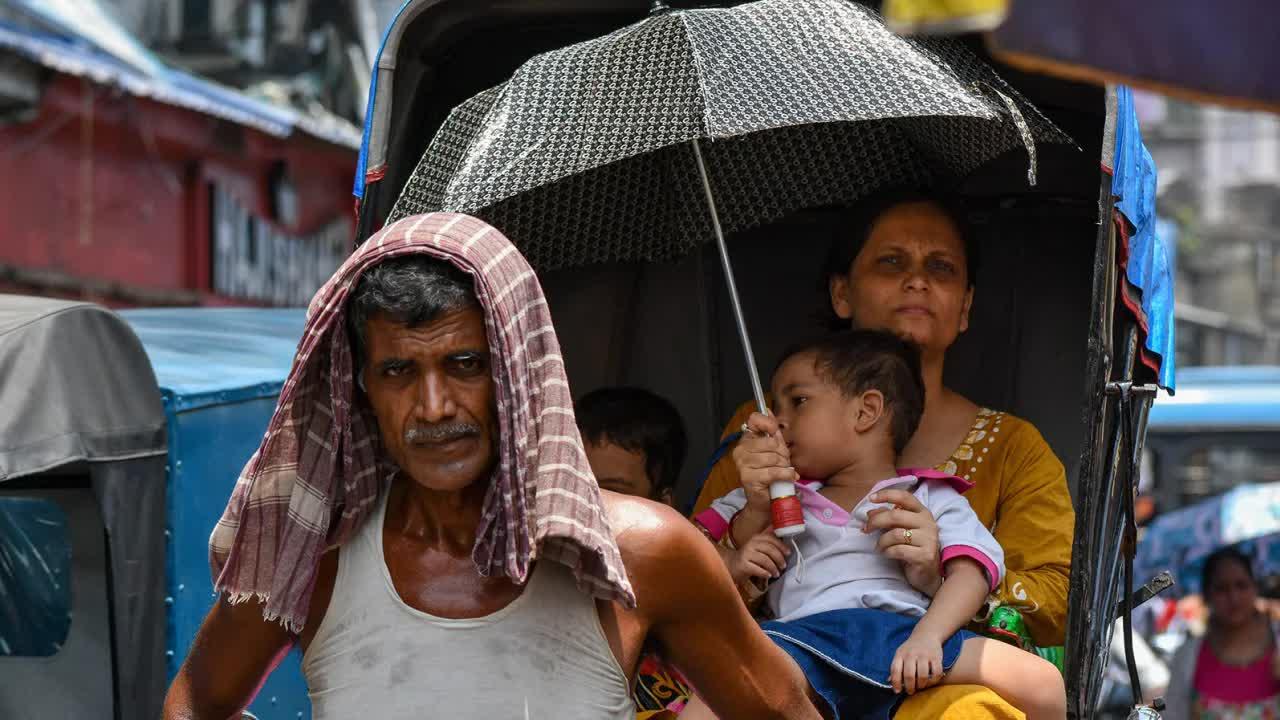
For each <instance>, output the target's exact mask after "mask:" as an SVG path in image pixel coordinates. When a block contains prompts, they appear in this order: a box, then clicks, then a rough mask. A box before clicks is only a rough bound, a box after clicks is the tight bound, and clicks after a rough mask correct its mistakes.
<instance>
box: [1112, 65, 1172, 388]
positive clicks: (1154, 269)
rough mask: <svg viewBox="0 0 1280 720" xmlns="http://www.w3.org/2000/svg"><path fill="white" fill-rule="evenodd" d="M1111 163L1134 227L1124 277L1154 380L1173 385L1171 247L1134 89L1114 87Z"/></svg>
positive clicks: (1122, 203)
mask: <svg viewBox="0 0 1280 720" xmlns="http://www.w3.org/2000/svg"><path fill="white" fill-rule="evenodd" d="M1115 135H1116V147H1115V160H1114V163H1115V167H1114V175H1113V177H1112V183H1111V190H1112V193H1113V194H1114V195H1115V196H1116V198H1117V200H1116V207H1117V208H1118V209H1119V210H1120V212H1121V214H1123V215H1124V217H1125V219H1127V220H1128V221H1129V223H1130V224H1131V225H1132V226H1133V232H1132V233H1131V234H1130V235H1129V253H1128V262H1127V264H1126V266H1125V275H1126V277H1127V278H1128V280H1129V283H1130V284H1131V285H1132V286H1133V287H1135V288H1137V290H1138V291H1139V293H1140V295H1141V298H1140V304H1141V309H1142V315H1143V316H1144V318H1145V324H1146V330H1147V338H1146V348H1147V350H1148V351H1150V353H1151V355H1152V356H1154V357H1155V358H1156V359H1158V361H1159V370H1158V373H1157V378H1158V382H1159V383H1160V385H1161V386H1162V387H1164V388H1167V389H1169V390H1173V389H1174V348H1175V344H1174V340H1175V338H1174V322H1173V281H1174V260H1175V255H1174V248H1173V246H1172V245H1171V244H1170V243H1169V242H1168V241H1169V240H1170V238H1166V237H1162V234H1161V233H1160V232H1159V230H1160V229H1161V227H1160V226H1161V223H1160V222H1159V221H1158V219H1157V218H1156V164H1155V161H1153V160H1152V159H1151V153H1149V152H1147V148H1146V146H1145V145H1143V143H1142V132H1141V130H1139V128H1138V115H1137V112H1136V111H1135V109H1134V105H1133V92H1132V91H1131V90H1130V89H1129V88H1127V87H1120V88H1117V90H1116V133H1115Z"/></svg>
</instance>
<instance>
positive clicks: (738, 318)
mask: <svg viewBox="0 0 1280 720" xmlns="http://www.w3.org/2000/svg"><path fill="white" fill-rule="evenodd" d="M689 142H690V143H691V144H692V145H693V155H694V157H695V158H697V161H698V175H699V176H700V177H701V178H702V189H703V190H705V191H706V193H707V209H708V210H710V211H711V227H712V228H713V229H714V230H715V233H716V247H718V248H719V249H720V262H721V264H723V265H724V281H725V284H726V285H728V286H729V303H730V304H731V305H732V306H733V319H734V322H736V323H737V324H738V338H739V339H740V340H742V352H743V354H744V355H746V358H747V375H748V376H749V377H750V378H751V392H753V393H755V397H756V408H757V409H759V410H760V412H762V413H764V414H765V415H768V414H769V408H768V407H767V406H766V405H765V402H764V387H763V386H761V385H760V373H759V372H757V371H756V355H755V353H754V352H753V351H752V350H751V338H750V336H748V335H747V320H746V318H745V317H744V316H743V314H742V301H741V300H739V299H738V286H737V284H736V283H734V281H733V265H732V264H730V262H729V247H728V245H726V244H725V242H724V230H723V229H721V227H720V214H719V213H717V212H716V197H715V193H713V192H711V179H710V178H708V177H707V165H706V163H705V162H703V160H702V147H701V146H700V145H699V144H698V140H697V138H694V139H693V140H690V141H689Z"/></svg>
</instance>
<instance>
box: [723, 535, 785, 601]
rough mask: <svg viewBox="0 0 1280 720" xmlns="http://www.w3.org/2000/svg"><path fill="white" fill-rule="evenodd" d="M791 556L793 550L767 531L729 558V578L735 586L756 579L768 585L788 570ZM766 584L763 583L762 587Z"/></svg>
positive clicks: (752, 539)
mask: <svg viewBox="0 0 1280 720" xmlns="http://www.w3.org/2000/svg"><path fill="white" fill-rule="evenodd" d="M790 554H791V548H788V547H787V546H786V545H784V544H783V542H782V541H781V540H779V539H778V537H777V536H776V535H774V534H773V532H771V531H769V530H766V531H764V532H762V533H760V534H758V535H756V536H754V537H752V538H751V539H750V540H748V541H747V542H746V544H745V545H743V546H742V547H740V548H738V549H737V550H735V551H733V554H732V556H731V557H729V558H728V567H729V576H730V577H732V578H733V582H734V584H735V585H741V584H742V583H743V582H745V581H747V580H756V579H758V580H763V581H765V583H767V582H768V581H770V580H772V579H774V578H776V577H778V576H780V575H782V573H783V571H785V570H786V569H787V556H788V555H790ZM765 583H761V587H763V586H764V584H765Z"/></svg>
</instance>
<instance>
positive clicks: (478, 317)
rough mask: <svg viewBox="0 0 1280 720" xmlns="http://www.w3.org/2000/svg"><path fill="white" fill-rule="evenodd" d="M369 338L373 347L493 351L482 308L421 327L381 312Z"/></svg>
mask: <svg viewBox="0 0 1280 720" xmlns="http://www.w3.org/2000/svg"><path fill="white" fill-rule="evenodd" d="M368 335H369V341H370V345H373V346H378V345H384V344H387V345H391V344H394V345H399V344H404V343H412V344H425V345H428V346H438V347H440V348H442V349H449V348H457V347H463V346H465V347H467V348H468V349H477V350H487V349H488V348H489V338H488V335H487V333H486V332H485V318H484V311H483V310H482V309H481V308H480V306H479V305H469V306H465V307H461V308H458V309H456V310H447V311H444V312H442V313H440V314H439V315H437V316H435V317H433V318H431V319H430V320H427V321H425V322H419V323H409V322H404V321H402V320H400V319H398V318H395V317H392V316H391V315H389V314H387V313H385V312H379V313H376V314H374V315H373V316H372V317H370V318H369V321H368Z"/></svg>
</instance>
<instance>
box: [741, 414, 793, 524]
mask: <svg viewBox="0 0 1280 720" xmlns="http://www.w3.org/2000/svg"><path fill="white" fill-rule="evenodd" d="M747 429H748V430H749V432H744V433H743V434H742V439H741V440H739V441H738V442H737V444H736V445H735V446H734V448H733V463H734V465H736V466H737V467H738V477H739V482H741V483H742V489H743V490H744V491H745V492H746V493H747V509H748V510H750V511H752V512H754V513H768V512H769V484H770V483H774V482H778V481H786V482H795V481H796V480H799V479H800V475H799V474H797V473H796V471H795V468H793V467H791V451H790V450H788V449H787V443H786V441H784V440H783V439H782V431H781V430H779V429H778V421H777V419H776V418H773V417H770V416H768V415H762V414H760V413H752V414H751V417H750V418H748V419H747Z"/></svg>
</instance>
